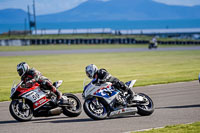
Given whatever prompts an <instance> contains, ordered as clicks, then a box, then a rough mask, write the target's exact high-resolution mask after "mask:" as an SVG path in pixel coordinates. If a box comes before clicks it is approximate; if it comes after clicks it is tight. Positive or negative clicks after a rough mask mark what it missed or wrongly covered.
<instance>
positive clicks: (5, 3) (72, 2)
mask: <svg viewBox="0 0 200 133" xmlns="http://www.w3.org/2000/svg"><path fill="white" fill-rule="evenodd" d="M35 1H36V5H37V8H36V12H37V14H38V15H41V14H49V13H57V12H61V11H65V10H68V9H72V8H74V7H76V6H78V5H79V4H81V3H82V2H85V1H87V0H35ZM101 1H108V0H101ZM154 1H157V2H161V3H165V4H169V5H184V6H194V5H200V0H154ZM28 4H29V5H32V0H0V10H1V9H6V8H19V9H23V10H25V11H26V10H27V5H28Z"/></svg>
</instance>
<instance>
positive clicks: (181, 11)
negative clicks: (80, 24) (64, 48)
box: [38, 0, 200, 22]
mask: <svg viewBox="0 0 200 133" xmlns="http://www.w3.org/2000/svg"><path fill="white" fill-rule="evenodd" d="M199 12H200V6H193V7H186V6H171V5H166V4H162V3H158V2H154V1H152V0H110V1H107V2H103V1H99V0H89V1H87V2H85V3H82V4H80V5H79V6H78V7H76V8H73V9H71V10H68V11H65V12H61V13H56V14H49V15H42V16H38V20H39V21H41V22H45V21H47V22H49V21H56V22H63V21H105V20H108V21H110V20H167V19H196V18H200V13H199Z"/></svg>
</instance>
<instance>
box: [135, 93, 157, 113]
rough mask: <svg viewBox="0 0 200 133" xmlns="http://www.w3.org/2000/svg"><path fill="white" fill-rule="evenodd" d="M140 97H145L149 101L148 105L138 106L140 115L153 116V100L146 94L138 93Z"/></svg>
mask: <svg viewBox="0 0 200 133" xmlns="http://www.w3.org/2000/svg"><path fill="white" fill-rule="evenodd" d="M138 95H140V96H142V97H145V98H146V99H147V100H148V104H147V105H138V106H137V109H138V114H139V115H141V116H148V115H151V114H152V113H153V112H154V104H153V100H152V99H151V98H150V97H149V96H147V95H146V94H144V93H138Z"/></svg>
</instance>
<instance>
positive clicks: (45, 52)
mask: <svg viewBox="0 0 200 133" xmlns="http://www.w3.org/2000/svg"><path fill="white" fill-rule="evenodd" d="M152 50H154V51H180V50H181V51H182V50H200V46H184V47H166V48H157V49H152ZM152 50H149V49H148V48H110V49H73V50H35V51H9V52H0V56H25V55H55V54H84V53H118V52H142V51H152Z"/></svg>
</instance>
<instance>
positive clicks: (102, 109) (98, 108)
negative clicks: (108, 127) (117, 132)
mask: <svg viewBox="0 0 200 133" xmlns="http://www.w3.org/2000/svg"><path fill="white" fill-rule="evenodd" d="M83 108H84V111H85V113H86V114H87V115H88V116H89V117H90V118H92V119H94V120H103V119H105V118H107V115H108V112H107V109H106V106H105V105H104V103H103V102H102V101H101V100H98V103H97V101H96V99H93V98H91V99H87V100H86V101H85V102H84V105H83Z"/></svg>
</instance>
